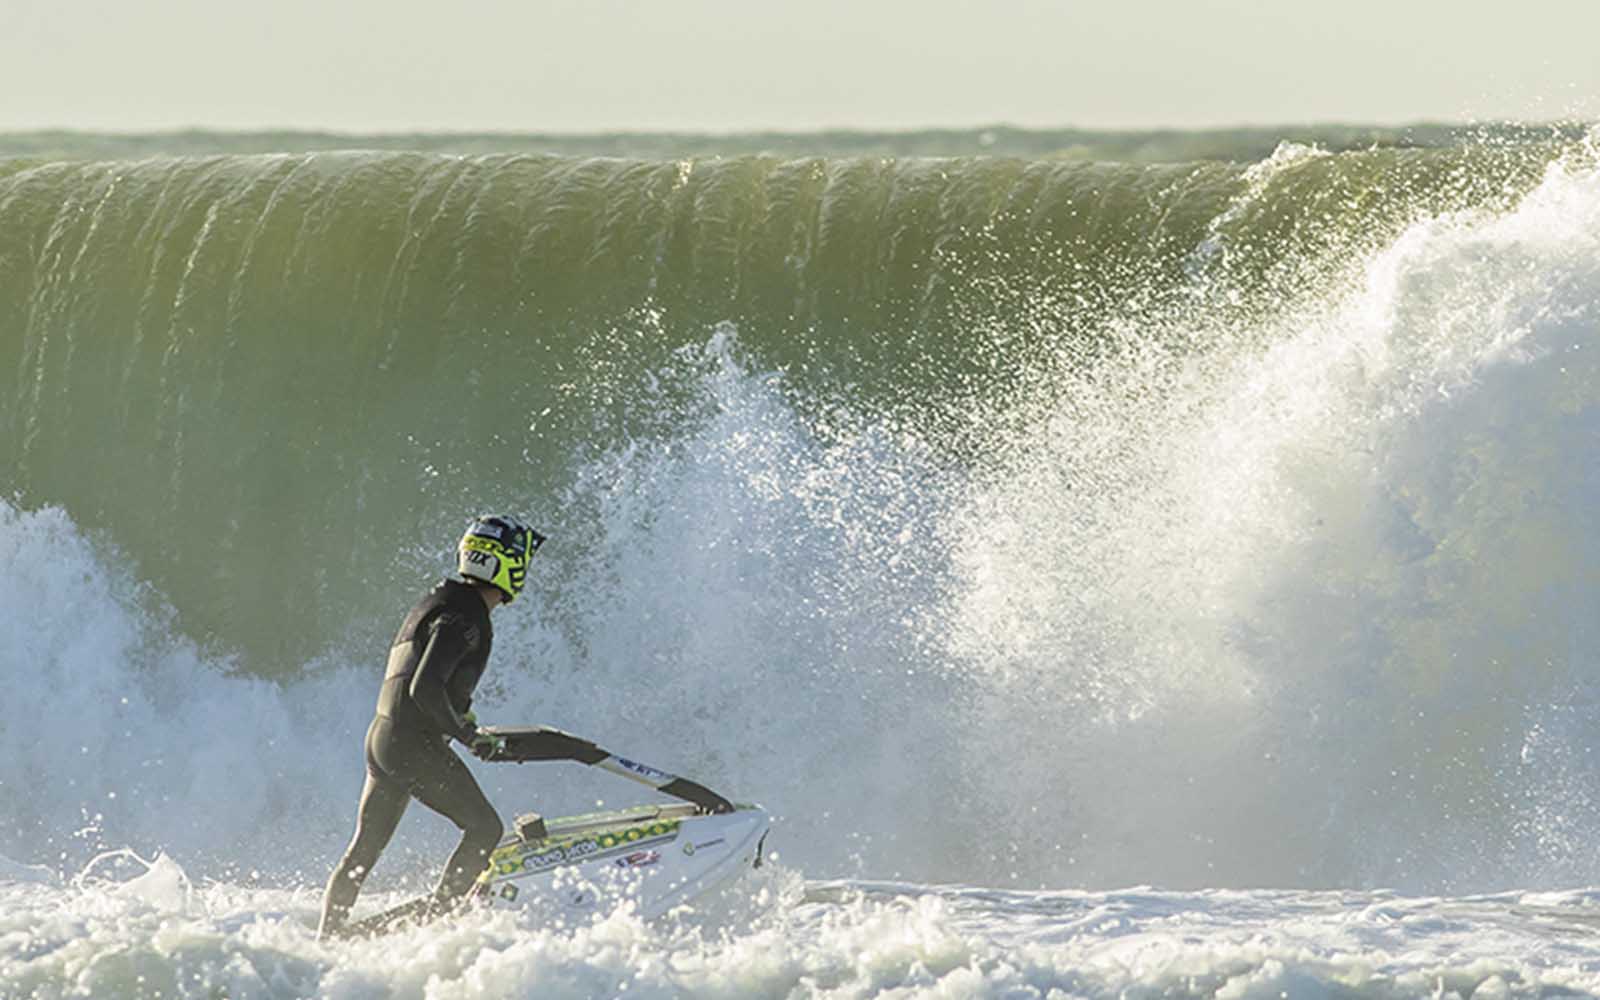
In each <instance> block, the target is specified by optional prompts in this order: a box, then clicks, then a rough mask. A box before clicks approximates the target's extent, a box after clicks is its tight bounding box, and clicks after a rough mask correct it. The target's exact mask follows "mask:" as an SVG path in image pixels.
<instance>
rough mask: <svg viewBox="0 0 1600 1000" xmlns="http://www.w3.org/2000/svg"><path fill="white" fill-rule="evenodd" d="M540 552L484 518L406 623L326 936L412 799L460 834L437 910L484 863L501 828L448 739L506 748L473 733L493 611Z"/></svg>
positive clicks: (371, 735) (486, 755)
mask: <svg viewBox="0 0 1600 1000" xmlns="http://www.w3.org/2000/svg"><path fill="white" fill-rule="evenodd" d="M543 543H544V536H543V535H541V534H539V533H538V532H537V531H534V530H533V529H532V528H530V527H528V526H527V525H525V524H523V523H522V522H521V521H519V520H517V519H516V518H514V517H507V516H499V517H489V516H485V517H480V518H478V519H477V520H475V521H473V522H472V524H471V525H469V526H468V527H467V533H466V534H465V535H463V536H462V538H461V544H460V545H459V546H458V549H457V553H458V557H457V565H456V569H457V572H459V573H460V575H461V579H460V580H453V579H446V580H442V581H440V583H439V585H438V586H437V587H435V588H433V590H432V591H431V592H430V593H429V594H428V595H427V596H425V597H423V598H422V600H421V601H419V602H418V603H417V606H416V607H414V608H412V609H411V613H410V614H409V615H407V616H406V620H405V623H404V624H402V625H401V626H400V633H399V634H398V635H396V636H395V640H394V645H393V646H392V647H391V648H390V650H389V666H388V669H387V670H386V671H385V673H384V677H383V688H382V690H381V691H380V692H379V694H378V711H377V715H376V717H374V718H373V720H372V725H371V726H369V727H368V728H367V740H366V757H367V781H366V786H365V787H364V788H363V789H362V790H361V805H360V807H359V808H358V809H357V812H356V832H355V836H354V837H353V838H352V839H351V841H350V846H349V847H348V848H347V849H346V850H345V852H344V857H343V858H341V859H340V861H339V866H338V867H337V868H335V869H334V871H333V876H332V877H331V878H329V879H328V889H327V892H326V894H325V895H324V896H323V900H322V924H321V927H320V929H319V930H318V931H317V936H318V937H321V938H326V937H329V936H332V935H337V934H339V933H341V932H342V931H343V930H344V928H345V922H346V920H347V919H348V918H349V915H350V908H351V907H352V906H353V905H355V901H356V896H357V895H358V894H359V893H360V892H361V884H362V883H363V882H365V881H366V878H367V874H368V873H369V872H370V871H371V870H372V865H373V863H374V862H376V861H377V860H378V855H379V854H381V853H382V852H383V849H384V848H385V847H386V846H388V844H389V838H390V837H392V836H393V835H394V830H395V827H396V826H397V825H398V824H399V822H400V817H401V815H402V814H403V813H404V812H405V810H406V806H407V805H408V804H409V803H410V801H411V799H413V798H415V799H417V800H418V801H420V802H421V803H422V804H423V805H425V806H427V807H428V808H429V809H432V810H433V811H434V812H436V813H439V814H440V815H442V816H444V817H445V818H447V819H449V820H450V821H451V822H452V823H454V824H455V825H456V826H457V827H459V828H460V830H461V843H460V844H459V845H457V846H456V850H455V853H454V854H452V855H451V856H450V860H449V862H448V863H447V864H446V865H445V869H444V874H443V875H441V876H440V877H439V884H438V886H437V887H436V888H435V889H434V892H433V895H432V897H431V898H430V900H429V907H430V908H431V909H434V910H443V909H446V908H448V907H449V906H450V905H451V904H452V903H454V902H456V901H457V900H459V899H460V898H461V897H462V896H463V895H465V894H466V892H467V891H468V890H469V889H471V888H472V885H473V883H474V882H475V881H476V880H477V878H478V875H479V874H480V873H481V872H482V871H483V869H484V867H485V866H486V865H487V863H488V857H489V853H490V852H491V851H492V850H493V849H494V847H495V845H496V844H497V843H499V841H500V835H501V834H502V833H503V832H504V829H505V828H504V826H503V824H502V823H501V822H500V817H499V816H498V815H497V814H496V813H495V811H494V807H493V806H491V805H490V804H489V800H488V799H486V798H485V797H484V795H483V789H481V788H479V787H478V782H477V781H476V779H474V778H473V777H472V772H471V771H469V770H468V769H467V766H466V764H464V763H462V761H461V758H460V757H457V756H456V755H455V753H454V751H452V750H451V749H450V740H452V739H454V740H458V741H460V742H461V743H462V744H463V745H465V746H466V747H467V748H468V749H470V750H471V751H472V753H473V755H474V756H477V757H479V758H481V759H484V760H489V759H492V758H493V757H494V756H495V754H496V753H497V752H498V751H499V750H500V749H501V748H502V747H503V746H504V741H503V740H502V739H501V738H500V737H498V736H496V735H495V734H493V733H491V732H489V731H488V730H485V729H483V728H481V727H479V726H478V725H477V722H476V719H475V717H474V716H473V714H472V712H471V711H470V708H471V705H472V693H473V691H474V689H475V688H476V687H477V685H478V679H479V678H480V677H482V676H483V670H484V667H485V666H486V665H487V664H488V660H489V647H490V645H491V643H492V641H493V637H494V636H493V631H492V629H491V628H490V625H489V612H490V611H492V610H493V609H494V608H496V607H498V606H499V605H501V604H509V603H510V602H511V601H513V600H515V599H516V597H517V595H518V594H520V593H521V592H522V588H523V585H524V584H525V583H526V582H527V573H528V561H529V560H530V559H531V558H532V556H533V553H534V552H535V551H536V550H537V549H538V548H539V546H540V545H542V544H543Z"/></svg>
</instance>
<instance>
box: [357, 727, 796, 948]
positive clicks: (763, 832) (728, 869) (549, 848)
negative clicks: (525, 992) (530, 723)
mask: <svg viewBox="0 0 1600 1000" xmlns="http://www.w3.org/2000/svg"><path fill="white" fill-rule="evenodd" d="M489 731H490V732H492V733H494V734H496V735H498V736H500V737H501V738H502V740H503V741H504V743H503V746H502V747H501V748H500V749H499V750H498V751H497V752H496V753H495V754H494V755H493V756H491V757H490V758H489V759H490V760H495V761H515V762H526V761H551V760H575V761H578V762H580V763H583V764H588V765H590V766H593V767H598V768H601V769H602V770H606V771H610V772H611V773H613V774H616V775H618V776H620V777H624V778H628V779H629V780H632V781H636V782H639V783H641V784H644V785H648V786H650V787H651V788H654V789H656V790H657V791H660V792H662V793H664V794H666V795H671V796H673V797H675V798H679V799H682V800H684V801H683V803H682V804H674V805H642V806H636V807H633V808H629V809H617V810H612V811H608V812H595V813H585V814H582V815H578V816H564V817H560V818H556V819H546V818H544V817H542V816H540V815H539V814H538V813H524V814H522V815H519V816H517V818H516V820H515V822H514V823H513V824H512V831H511V832H510V833H509V834H508V835H507V836H506V837H505V838H504V839H503V840H501V842H500V844H499V846H498V847H496V848H495V849H494V851H493V853H491V854H490V857H489V865H488V867H487V868H486V869H485V870H484V872H483V874H482V875H480V876H479V877H478V882H477V884H476V885H475V886H474V887H473V891H472V892H471V893H470V894H469V895H468V897H467V899H466V900H465V901H464V902H462V903H459V904H457V905H456V906H454V907H448V908H446V907H441V906H440V905H439V904H437V903H436V902H435V901H434V900H433V898H432V897H431V896H429V897H423V898H421V899H415V900H412V901H410V902H408V903H404V904H401V905H400V906H396V907H393V908H391V909H388V910H385V911H383V912H381V913H378V914H374V915H372V916H369V917H366V918H364V919H362V920H357V921H353V922H352V923H351V924H350V925H349V926H348V927H347V928H346V933H347V934H350V935H355V936H364V935H372V934H379V933H385V932H387V931H391V930H395V929H398V928H400V927H402V926H406V925H411V924H416V923H421V922H425V921H428V920H432V919H435V918H437V917H439V916H442V915H444V914H445V913H448V912H451V911H453V910H457V909H459V908H461V907H462V906H472V905H479V906H489V907H494V908H508V907H511V908H537V909H538V910H539V911H540V913H541V915H543V916H545V917H553V918H556V919H559V918H561V917H570V916H576V915H581V914H583V913H586V912H597V911H598V912H604V911H606V910H609V909H612V908H614V907H616V906H618V905H621V904H623V903H624V902H631V903H632V904H633V906H634V907H635V909H636V912H638V913H639V915H640V916H642V917H644V918H645V919H652V918H655V917H658V916H660V915H662V914H664V913H666V912H668V911H669V910H671V909H673V908H674V907H677V906H681V905H683V904H685V903H687V902H689V901H690V900H693V899H695V898H696V897H699V896H702V895H704V894H706V893H708V892H710V891H712V890H713V889H716V888H719V887H720V886H723V885H725V884H727V883H729V882H731V881H733V880H734V879H736V878H737V877H738V876H739V875H741V874H742V873H744V872H746V871H749V870H750V869H753V868H759V867H760V866H761V862H762V854H763V851H764V849H765V845H766V837H767V831H768V828H769V826H770V824H771V820H770V818H769V817H768V815H767V813H766V811H765V810H764V809H762V808H761V807H760V806H758V805H755V804H752V803H739V804H735V803H734V802H731V801H729V800H728V799H726V798H724V797H723V796H721V795H718V794H717V793H716V792H713V791H711V790H710V789H709V788H706V787H705V786H704V785H702V784H699V783H698V782H694V781H690V780H688V779H686V778H680V777H678V776H677V775H674V774H669V773H668V772H666V771H662V770H659V769H657V768H654V767H652V766H650V765H648V764H643V763H640V762H639V761H636V760H630V759H628V758H626V757H621V756H618V755H615V754H612V753H611V752H610V751H607V750H603V749H601V748H600V747H598V746H596V745H595V744H594V743H592V742H590V741H589V740H585V739H583V738H581V737H577V736H573V735H572V734H570V733H566V732H562V731H561V730H559V729H551V728H549V727H544V726H539V727H532V728H502V727H490V729H489Z"/></svg>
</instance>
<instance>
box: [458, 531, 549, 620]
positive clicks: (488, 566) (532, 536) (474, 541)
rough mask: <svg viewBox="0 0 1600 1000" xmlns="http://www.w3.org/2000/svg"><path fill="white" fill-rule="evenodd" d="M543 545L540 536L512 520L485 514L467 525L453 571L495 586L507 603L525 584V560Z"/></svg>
mask: <svg viewBox="0 0 1600 1000" xmlns="http://www.w3.org/2000/svg"><path fill="white" fill-rule="evenodd" d="M543 544H544V536H543V535H541V534H539V533H538V532H537V531H534V530H533V529H532V528H530V527H528V526H527V525H526V524H523V523H522V522H521V521H519V520H517V519H516V518H514V517H511V516H509V515H490V514H485V515H484V516H482V517H479V518H476V519H474V520H473V522H472V523H471V524H469V525H467V533H466V534H464V535H462V536H461V544H460V545H459V546H458V547H457V549H456V551H457V559H456V572H458V573H460V574H461V575H462V576H463V577H465V578H467V579H468V580H482V581H483V582H484V583H489V584H493V585H494V586H496V587H499V588H500V590H501V592H502V593H504V594H505V595H506V603H507V604H509V603H511V602H512V601H514V600H516V597H517V595H518V594H520V593H522V588H523V587H524V586H525V585H526V584H527V582H528V560H530V559H532V558H533V554H534V553H535V552H537V551H538V550H539V546H541V545H543Z"/></svg>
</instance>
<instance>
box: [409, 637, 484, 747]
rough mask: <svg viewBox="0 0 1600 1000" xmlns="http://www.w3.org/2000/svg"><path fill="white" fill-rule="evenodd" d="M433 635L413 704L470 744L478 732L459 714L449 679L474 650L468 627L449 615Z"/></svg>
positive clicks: (416, 681)
mask: <svg viewBox="0 0 1600 1000" xmlns="http://www.w3.org/2000/svg"><path fill="white" fill-rule="evenodd" d="M430 631H431V633H432V634H431V635H430V636H429V638H428V645H427V646H426V647H425V648H424V649H423V651H422V659H421V661H420V662H418V664H417V670H416V673H414V674H413V675H412V676H411V700H412V701H413V702H415V703H416V705H417V707H418V708H420V709H422V711H423V712H424V713H426V714H427V716H428V718H430V719H432V720H433V724H434V725H436V726H438V727H439V728H440V729H441V730H442V731H444V732H446V733H449V734H450V735H451V736H453V737H455V738H456V739H458V740H460V741H461V742H462V743H467V744H470V743H471V742H472V737H473V735H474V733H476V731H477V729H476V727H475V726H473V725H472V723H470V722H468V721H467V720H466V719H463V718H462V717H461V716H460V715H459V714H457V712H456V710H455V706H454V705H451V704H450V695H449V692H448V685H449V683H450V675H451V674H453V673H455V669H456V664H458V663H460V662H461V658H462V657H463V656H465V655H466V653H467V651H468V649H470V648H471V643H470V641H469V639H468V633H467V627H466V626H464V625H463V624H462V623H461V622H460V620H458V619H456V618H454V617H452V616H450V615H442V616H440V617H439V619H438V620H436V621H435V622H434V623H433V625H432V626H431V627H430Z"/></svg>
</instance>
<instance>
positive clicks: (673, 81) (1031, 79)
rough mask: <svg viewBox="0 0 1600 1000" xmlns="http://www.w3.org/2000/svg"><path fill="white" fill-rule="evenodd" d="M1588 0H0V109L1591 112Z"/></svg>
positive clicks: (673, 118) (487, 118)
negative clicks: (439, 0) (424, 0)
mask: <svg viewBox="0 0 1600 1000" xmlns="http://www.w3.org/2000/svg"><path fill="white" fill-rule="evenodd" d="M1597 38H1600V0H1521V2H1520V3H1510V2H1506V0H1494V2H1485V0H1456V2H1446V0H1331V2H1330V0H1323V2H1318V3H1312V2H1305V0H1095V2H1082V0H988V2H968V0H918V2H913V0H853V2H851V0H805V2H786V0H671V2H667V0H521V2H505V0H458V2H455V3H448V4H447V3H437V2H436V3H422V2H420V0H271V2H270V3H269V2H265V0H256V2H253V3H248V4H246V3H242V2H239V0H129V2H121V3H118V2H113V0H0V130H21V129H35V128H75V129H89V130H115V131H137V130H146V129H171V128H184V127H202V128H222V129H257V128H306V129H321V130H334V131H357V132H383V131H411V130H427V131H528V132H539V131H545V132H550V131H562V132H571V131H579V132H587V131H613V130H647V131H666V130H682V129H687V130H709V131H738V130H766V129H774V130H796V131H798V130H810V129H817V128H825V127H848V128H860V129H904V128H916V127H934V126H972V125H987V124H1002V123H1003V124H1014V125H1022V126H1031V127H1087V128H1156V127H1179V128H1198V127H1207V126H1226V125H1239V124H1288V123H1312V122H1358V123H1373V124H1393V123H1402V122H1415V121H1423V120H1430V121H1467V120H1480V121H1481V120H1489V119H1507V118H1511V119H1519V120H1539V121H1544V120H1551V119H1555V118H1569V117H1586V118H1592V117H1597V116H1600V57H1597V55H1596V53H1597V52H1600V48H1597V47H1596V46H1597V42H1596V39H1597Z"/></svg>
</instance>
